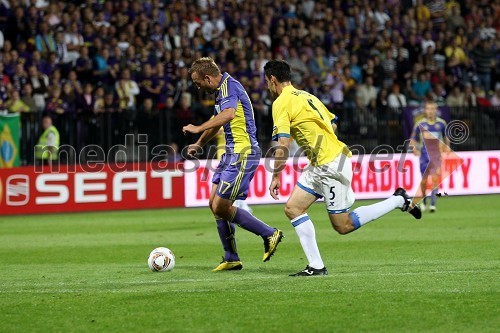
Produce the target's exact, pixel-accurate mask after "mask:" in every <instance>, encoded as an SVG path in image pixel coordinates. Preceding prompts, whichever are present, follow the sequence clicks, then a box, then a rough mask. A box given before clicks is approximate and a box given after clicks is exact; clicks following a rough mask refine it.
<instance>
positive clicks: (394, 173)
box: [0, 151, 500, 215]
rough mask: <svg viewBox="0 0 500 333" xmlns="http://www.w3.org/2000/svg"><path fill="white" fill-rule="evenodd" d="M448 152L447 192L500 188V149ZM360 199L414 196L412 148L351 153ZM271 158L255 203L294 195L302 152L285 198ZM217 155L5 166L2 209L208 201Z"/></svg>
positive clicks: (284, 181)
mask: <svg viewBox="0 0 500 333" xmlns="http://www.w3.org/2000/svg"><path fill="white" fill-rule="evenodd" d="M453 156H454V157H453V158H444V159H443V164H442V168H441V169H442V181H441V185H440V191H442V192H446V193H447V194H448V195H450V196H452V195H466V194H488V193H500V151H479V152H457V153H456V154H455V155H453ZM351 160H352V165H353V179H352V188H353V190H354V192H355V194H356V199H380V198H387V197H388V196H390V195H392V193H393V192H394V190H395V189H396V188H397V187H404V188H406V189H407V190H408V192H409V193H410V194H411V195H413V194H415V193H416V192H417V188H418V186H419V183H420V180H421V175H420V169H419V159H418V157H416V156H414V155H412V154H406V155H401V154H392V155H386V156H385V157H384V156H375V155H355V156H353V157H352V159H351ZM272 163H273V162H272V159H261V163H260V165H259V167H258V168H257V170H256V172H255V176H254V179H253V181H252V182H251V185H250V190H249V195H248V199H247V200H248V202H249V203H250V204H268V203H283V202H286V200H287V199H288V197H289V196H290V194H291V192H292V190H293V188H294V186H295V184H296V183H297V180H298V178H299V177H300V172H301V170H302V169H303V168H304V167H305V166H306V165H307V159H306V158H304V157H301V158H298V159H295V160H292V159H289V161H288V163H287V165H286V168H285V169H284V170H283V172H282V173H281V188H280V199H279V200H274V199H273V198H272V197H271V196H270V195H269V191H268V187H269V184H270V182H271V172H270V170H271V166H272ZM217 164H218V162H217V161H215V160H195V161H185V162H184V163H183V164H178V165H168V166H167V167H161V168H160V167H153V166H152V165H151V164H149V163H134V164H124V165H121V166H120V167H119V168H118V167H117V166H116V165H105V164H100V165H94V166H92V168H90V167H89V166H79V165H76V166H75V165H71V166H61V168H60V170H58V171H57V172H49V171H48V170H43V171H44V172H41V170H36V169H34V168H33V167H22V168H11V169H0V215H12V214H32V213H56V212H78V211H98V210H122V209H146V208H166V207H197V206H208V199H209V197H210V189H211V187H212V183H211V180H212V175H213V171H214V170H215V168H216V166H217Z"/></svg>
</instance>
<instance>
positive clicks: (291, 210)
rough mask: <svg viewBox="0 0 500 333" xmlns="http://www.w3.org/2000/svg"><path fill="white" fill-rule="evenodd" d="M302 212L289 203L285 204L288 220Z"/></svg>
mask: <svg viewBox="0 0 500 333" xmlns="http://www.w3.org/2000/svg"><path fill="white" fill-rule="evenodd" d="M302 214H304V212H303V211H302V210H301V209H299V208H297V207H293V206H291V205H289V204H288V203H287V204H286V205H285V215H286V217H288V218H289V219H290V220H292V219H294V218H296V217H297V216H300V215H302Z"/></svg>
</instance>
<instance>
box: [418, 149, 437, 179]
mask: <svg viewBox="0 0 500 333" xmlns="http://www.w3.org/2000/svg"><path fill="white" fill-rule="evenodd" d="M431 156H432V157H431V158H430V157H429V154H428V153H427V152H425V153H422V155H421V156H420V173H421V174H422V175H424V174H426V175H435V174H437V173H439V171H440V170H441V155H440V154H439V155H438V154H432V155H431Z"/></svg>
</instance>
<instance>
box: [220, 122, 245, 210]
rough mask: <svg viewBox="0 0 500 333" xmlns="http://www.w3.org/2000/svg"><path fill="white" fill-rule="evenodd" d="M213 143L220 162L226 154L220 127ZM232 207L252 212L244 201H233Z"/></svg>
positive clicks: (224, 141)
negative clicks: (215, 145)
mask: <svg viewBox="0 0 500 333" xmlns="http://www.w3.org/2000/svg"><path fill="white" fill-rule="evenodd" d="M215 141H216V144H217V159H218V160H219V161H220V160H221V159H222V155H224V153H225V152H226V137H225V134H224V128H223V127H221V128H220V129H219V131H218V132H217V135H215ZM233 206H234V207H237V208H242V209H244V210H246V211H247V212H249V213H252V212H253V210H252V208H250V206H249V205H248V203H247V202H246V200H235V201H234V203H233Z"/></svg>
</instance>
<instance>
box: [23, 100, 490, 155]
mask: <svg viewBox="0 0 500 333" xmlns="http://www.w3.org/2000/svg"><path fill="white" fill-rule="evenodd" d="M335 114H336V115H338V116H339V119H340V121H339V123H338V136H339V138H340V139H341V140H342V141H344V142H345V143H346V144H347V145H349V146H351V145H361V146H363V147H364V149H365V151H366V152H370V151H372V150H373V149H374V148H376V147H377V146H378V145H382V144H383V145H389V146H391V147H393V148H394V149H396V148H397V147H398V146H400V145H402V144H403V143H404V141H405V139H407V134H405V132H404V130H403V128H404V126H405V121H406V120H405V119H404V117H403V110H401V109H378V110H369V109H359V108H343V109H338V110H335ZM41 118H42V115H41V114H39V113H23V114H22V117H21V147H20V152H21V161H22V164H23V165H31V164H33V163H34V154H33V148H34V146H35V145H36V143H37V141H38V138H39V136H40V135H41V132H42V129H41ZM449 120H460V121H462V122H463V124H465V125H466V126H467V129H468V131H469V133H468V139H467V140H465V141H464V142H463V143H461V144H459V145H455V146H453V147H452V148H453V149H454V150H486V149H500V139H499V138H500V108H492V107H475V108H450V119H449ZM255 121H256V124H257V128H258V140H259V142H260V144H261V146H262V148H263V150H267V149H268V148H269V146H270V138H271V131H272V119H271V115H270V114H264V113H257V114H256V115H255ZM53 123H54V125H55V126H56V128H57V129H58V130H59V133H60V137H61V145H62V148H61V151H62V152H61V162H63V163H74V162H77V161H78V162H79V161H82V160H84V159H85V158H88V156H86V154H85V149H87V148H85V147H88V145H97V146H99V147H101V148H102V150H103V151H104V152H109V151H110V150H111V149H112V147H117V146H118V147H120V148H121V149H122V150H127V149H133V148H134V146H136V145H137V144H139V143H142V144H145V145H147V147H148V150H149V153H151V150H152V149H153V147H155V146H157V145H161V144H163V145H167V144H170V143H172V142H175V143H177V145H179V147H180V149H182V147H183V146H185V145H187V144H188V143H190V142H194V140H195V139H196V138H195V137H194V136H183V135H182V131H181V129H182V125H183V124H182V123H181V122H180V121H179V120H178V119H176V117H175V114H173V113H172V112H159V113H157V114H155V115H148V116H144V115H141V114H138V115H137V116H134V117H130V116H126V115H124V114H122V113H98V114H91V115H88V114H87V115H81V114H61V115H53ZM140 134H147V138H146V139H144V138H145V137H144V136H143V137H142V139H141V136H140ZM141 140H142V141H141ZM144 140H146V142H144ZM94 147H95V146H94ZM114 156H115V155H113V157H110V156H108V154H106V156H104V157H105V160H106V161H111V159H113V158H115V157H114ZM134 156H135V159H136V160H137V159H139V160H145V159H148V158H150V157H151V156H152V155H151V154H146V155H140V154H139V155H137V154H136V155H134ZM148 156H149V157H148ZM99 159H100V157H99Z"/></svg>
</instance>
